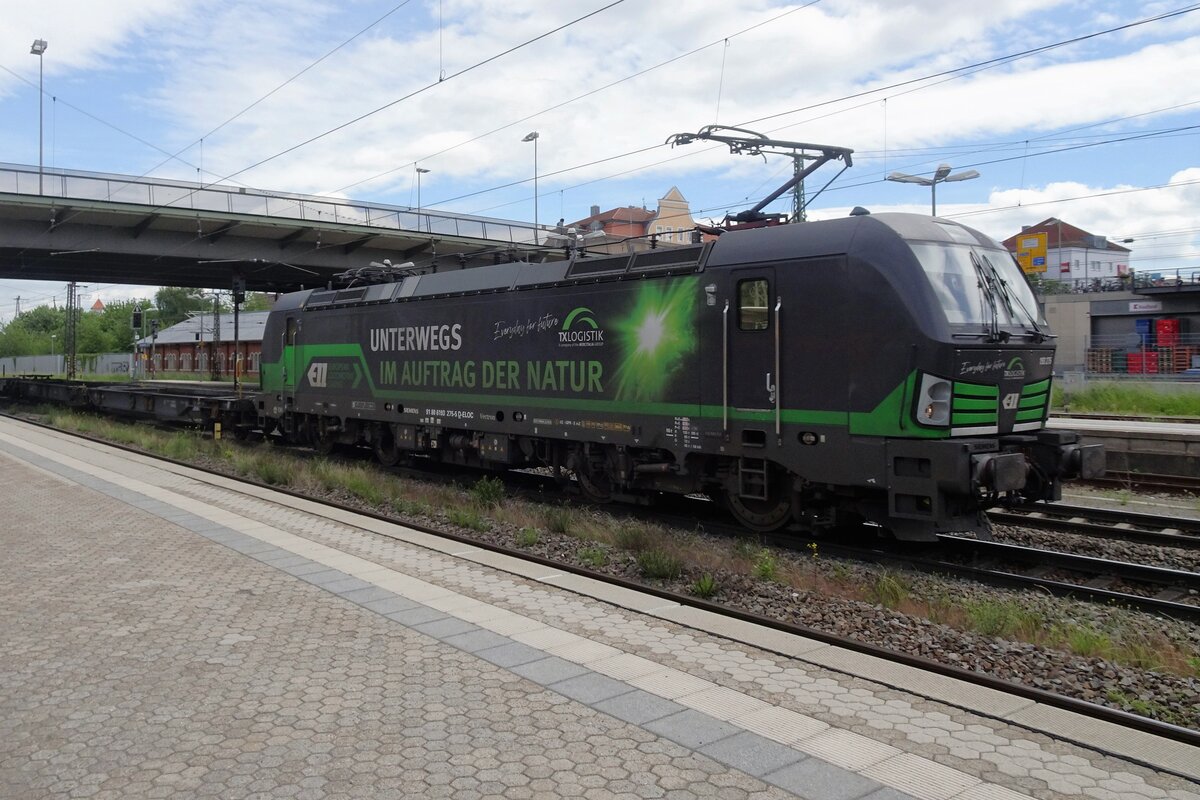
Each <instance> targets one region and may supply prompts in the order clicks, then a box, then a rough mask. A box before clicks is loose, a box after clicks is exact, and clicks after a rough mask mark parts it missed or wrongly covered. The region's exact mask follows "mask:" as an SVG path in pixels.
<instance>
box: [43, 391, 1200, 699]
mask: <svg viewBox="0 0 1200 800" xmlns="http://www.w3.org/2000/svg"><path fill="white" fill-rule="evenodd" d="M38 415H39V416H41V417H44V418H46V419H47V421H48V422H49V424H51V425H54V426H55V427H59V428H63V429H66V430H75V431H79V432H82V433H87V434H90V435H93V436H96V437H99V438H102V439H106V440H109V441H113V442H117V443H120V444H124V445H128V446H131V447H136V448H138V449H141V450H144V451H146V452H149V453H154V454H158V455H163V456H166V457H168V458H173V459H176V460H179V461H197V460H199V461H202V462H207V464H208V465H209V466H214V467H215V468H218V469H224V470H227V471H229V472H232V473H234V474H236V475H238V476H241V477H245V478H249V479H252V480H256V481H259V482H262V483H265V484H269V485H272V486H279V487H285V488H288V489H291V490H293V491H297V492H299V493H301V494H304V493H311V494H316V493H321V494H323V495H326V496H332V497H333V498H335V499H341V500H348V501H353V502H358V503H361V504H363V505H365V506H369V507H371V508H373V509H377V510H380V511H383V512H391V513H394V514H397V515H400V516H406V517H415V518H425V519H428V520H430V521H432V522H434V523H440V524H443V525H444V524H446V523H449V524H451V525H455V526H457V527H459V528H466V529H469V530H473V531H477V532H489V533H491V534H494V535H501V536H503V535H505V534H506V533H507V543H508V544H512V545H515V546H517V547H521V548H525V549H528V550H534V551H539V548H543V547H545V546H546V545H547V542H548V540H549V539H551V538H556V539H557V540H558V542H559V543H558V545H556V546H555V547H554V548H553V550H552V554H553V556H554V557H556V558H567V559H573V560H574V561H575V562H577V563H579V564H581V565H583V566H587V567H590V568H594V569H606V568H612V569H614V570H615V571H618V572H622V573H623V574H628V573H629V572H630V571H632V572H635V573H639V574H640V575H641V576H642V577H643V578H644V579H647V580H649V581H671V582H675V583H676V584H678V582H679V581H681V580H682V581H684V584H685V586H686V587H687V588H688V589H689V590H690V591H691V593H692V594H694V595H696V596H698V597H702V598H705V599H716V600H720V599H721V594H722V590H723V584H725V585H726V586H732V584H733V583H735V582H736V583H738V584H739V586H744V585H745V584H746V582H751V583H753V582H760V583H761V584H763V585H769V586H771V587H774V588H782V589H785V590H789V592H788V593H790V596H791V597H792V598H794V599H793V600H792V601H791V602H792V603H794V604H800V605H802V604H806V603H809V602H812V599H813V598H815V597H834V598H840V599H843V600H851V601H858V602H865V603H871V604H874V605H880V606H883V607H885V608H888V609H891V610H893V611H896V612H898V613H903V614H909V615H914V616H919V617H924V618H927V619H929V620H931V621H933V622H935V623H939V624H943V625H947V626H950V627H952V628H955V629H958V630H962V631H969V632H974V633H978V634H982V635H985V636H994V637H1001V638H1004V639H1010V640H1016V641H1022V642H1029V643H1032V644H1036V645H1039V646H1043V647H1050V648H1056V649H1060V650H1065V651H1068V652H1071V653H1074V654H1076V655H1079V656H1083V657H1088V658H1104V659H1107V660H1109V661H1112V662H1114V663H1117V664H1124V665H1128V666H1131V667H1136V668H1140V669H1146V670H1154V671H1167V672H1173V673H1175V674H1179V675H1185V676H1200V653H1196V652H1195V651H1194V650H1192V649H1190V648H1189V647H1188V645H1187V644H1185V643H1177V642H1173V641H1170V640H1168V639H1167V638H1166V637H1165V636H1163V635H1161V634H1158V633H1153V632H1147V631H1146V630H1145V629H1143V628H1142V627H1141V626H1139V625H1138V622H1137V620H1138V618H1137V616H1136V615H1131V614H1125V613H1121V610H1120V609H1113V613H1111V614H1106V615H1103V622H1101V623H1097V622H1094V621H1092V622H1083V621H1080V620H1079V619H1076V618H1075V617H1074V616H1073V615H1072V611H1071V604H1070V603H1056V602H1047V601H1045V599H1044V598H1039V600H1040V602H1037V603H1032V604H1031V603H1029V602H1028V601H1026V600H1025V599H1023V598H1020V597H1018V596H1014V597H1012V598H1010V599H994V598H993V597H992V596H987V597H983V596H980V595H977V594H973V593H971V592H970V591H969V590H964V591H962V592H960V591H957V590H952V589H950V588H948V586H947V584H944V583H936V582H930V581H926V580H924V579H922V578H919V577H913V576H909V575H907V574H905V573H901V572H895V571H892V570H887V569H872V568H866V567H862V566H854V567H851V566H849V565H847V564H846V563H844V562H839V561H836V560H831V559H826V558H823V557H822V556H821V553H820V549H819V545H818V544H815V543H813V544H810V545H808V551H807V553H802V554H795V553H785V552H781V551H778V550H774V549H771V548H767V547H763V546H762V545H761V544H759V543H758V542H757V541H755V540H753V539H740V540H737V541H728V540H724V539H714V538H712V537H701V536H698V535H693V534H688V533H683V534H681V533H680V532H679V531H669V530H667V529H665V528H663V527H661V526H657V525H654V524H650V523H645V522H638V521H630V520H623V519H618V518H616V517H612V516H609V515H607V514H604V513H601V512H598V511H596V510H594V509H592V508H586V507H573V506H563V505H557V504H551V503H539V502H533V501H526V500H517V499H514V498H510V497H507V496H506V494H505V489H504V483H503V482H502V481H501V480H500V479H498V478H491V477H484V478H480V479H478V480H477V481H475V482H474V483H473V485H471V486H470V487H469V488H465V489H464V488H459V487H457V486H452V485H445V484H438V483H433V482H426V481H420V480H412V479H407V478H402V477H400V476H397V475H395V474H389V473H388V472H387V471H385V470H382V469H380V468H378V467H377V466H376V465H374V464H373V463H354V462H353V461H343V460H330V459H324V458H306V457H301V456H297V455H294V454H292V453H290V452H288V451H287V450H286V449H284V448H279V447H275V446H272V445H270V444H269V443H264V444H257V445H254V446H242V445H241V444H240V443H237V442H235V441H231V440H222V441H214V440H213V439H212V438H211V437H209V436H207V435H202V434H200V433H198V432H194V431H183V432H174V433H170V432H164V431H162V430H159V429H156V428H152V427H148V426H145V425H137V424H129V423H123V422H118V421H114V420H110V419H106V418H102V417H96V416H92V415H85V414H78V413H74V412H69V411H63V410H61V409H57V408H50V407H45V408H41V409H39V411H38ZM539 552H540V551H539ZM621 567H624V569H621ZM864 576H865V577H864ZM930 586H933V588H932V589H931V588H930ZM997 596H998V597H1001V598H1003V597H1004V595H1003V594H1002V593H1001V594H999V595H997ZM1110 699H1113V698H1110ZM1114 702H1117V700H1116V699H1114Z"/></svg>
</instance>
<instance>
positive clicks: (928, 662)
mask: <svg viewBox="0 0 1200 800" xmlns="http://www.w3.org/2000/svg"><path fill="white" fill-rule="evenodd" d="M5 416H8V415H5ZM22 421H25V422H28V420H22ZM32 424H38V425H39V426H40V427H46V428H50V427H51V426H48V425H40V424H39V423H32ZM54 430H57V429H54ZM68 433H69V432H68ZM69 435H73V436H79V437H80V438H84V439H89V440H92V441H99V442H101V443H103V444H105V445H108V446H112V447H117V448H119V449H124V450H128V451H131V452H135V453H138V454H140V455H146V454H145V453H144V452H143V451H141V450H138V449H136V448H132V447H125V446H122V445H114V444H112V443H110V442H106V441H103V440H97V439H94V438H93V437H90V436H86V435H81V434H75V433H69ZM153 457H155V458H160V459H161V460H162V461H164V462H167V463H172V464H176V465H178V466H182V467H186V468H188V469H189V470H195V471H198V472H207V473H210V474H212V475H214V476H215V477H220V478H222V479H224V478H226V477H227V476H226V475H225V473H223V472H221V471H219V470H212V469H208V468H204V467H197V466H195V465H193V464H190V463H186V462H179V461H174V460H172V459H168V458H163V457H161V456H153ZM239 480H242V481H244V482H245V483H247V484H248V485H253V486H257V487H259V488H262V489H269V490H271V491H274V492H278V493H281V494H284V495H290V496H293V497H297V498H301V499H304V500H307V501H309V502H315V503H319V504H321V505H325V506H327V507H329V508H330V509H331V511H334V510H336V511H338V512H351V513H355V514H361V515H364V516H367V517H371V518H375V519H380V520H385V521H388V522H393V523H400V524H403V525H405V526H407V527H409V528H413V529H416V530H420V531H423V532H426V533H430V534H433V535H436V536H440V537H443V538H446V539H449V540H452V541H458V542H461V543H463V544H466V545H470V546H472V547H478V548H482V549H486V550H489V551H493V552H497V553H501V554H504V555H508V556H511V557H514V558H519V559H522V560H526V561H530V562H534V563H540V564H543V565H545V566H549V567H553V568H554V569H556V570H561V571H565V572H570V573H574V574H579V575H583V576H586V577H589V578H591V579H594V580H596V581H600V582H603V583H606V584H610V585H614V586H619V587H624V588H628V589H632V590H636V591H639V592H643V593H647V594H650V595H653V596H656V597H660V598H662V599H664V600H666V601H669V602H672V603H678V604H680V605H683V606H689V607H694V608H699V609H704V610H707V611H711V612H713V613H717V614H720V615H723V616H726V617H730V618H733V619H738V620H743V621H746V622H750V623H753V624H757V625H761V626H764V627H768V628H771V629H775V630H779V631H781V632H784V633H788V634H793V635H796V636H803V637H807V638H809V639H813V640H815V641H820V642H824V643H828V644H831V645H835V646H838V647H843V648H845V649H848V650H851V651H854V652H859V653H865V654H869V655H872V656H875V657H878V658H881V659H884V660H887V661H892V662H895V663H899V664H905V665H908V666H912V667H915V668H917V669H921V670H925V671H927V672H930V673H932V674H937V675H943V676H947V677H952V678H956V679H959V680H962V681H965V682H967V683H970V684H973V685H977V686H982V687H986V688H990V689H994V690H997V691H1002V692H1006V693H1010V694H1013V695H1016V696H1020V697H1024V698H1028V699H1031V700H1033V701H1035V702H1038V703H1043V704H1045V705H1048V706H1053V707H1057V708H1062V709H1066V710H1070V711H1072V712H1075V713H1078V714H1081V715H1083V716H1086V717H1089V718H1092V719H1096V720H1102V721H1104V722H1107V723H1110V724H1115V725H1119V726H1122V727H1127V728H1130V729H1134V730H1139V731H1144V732H1148V733H1152V734H1154V735H1157V736H1162V737H1164V738H1167V739H1171V740H1173V741H1178V742H1183V743H1185V744H1188V745H1191V746H1200V731H1197V730H1192V729H1190V728H1185V727H1182V726H1180V725H1174V724H1171V723H1167V722H1163V721H1160V720H1156V719H1153V718H1150V717H1145V716H1141V715H1138V714H1133V713H1130V712H1127V711H1123V710H1120V709H1117V708H1112V707H1110V706H1104V705H1099V704H1096V703H1092V702H1088V701H1085V700H1081V699H1078V698H1075V697H1072V696H1069V695H1064V694H1059V693H1056V692H1053V691H1048V690H1046V689H1041V688H1037V687H1034V686H1030V685H1026V684H1022V683H1019V682H1016V681H1012V680H1008V679H1004V678H998V677H995V676H992V675H988V674H984V673H980V672H976V671H973V670H970V669H965V668H963V667H961V666H957V665H954V664H945V663H941V662H938V661H934V660H932V659H929V658H926V657H923V656H920V655H915V654H912V653H906V652H898V651H896V650H892V649H888V648H885V647H881V646H879V645H875V644H872V643H870V642H865V641H863V640H861V639H856V638H853V637H848V636H842V635H838V634H835V633H831V632H829V631H825V630H820V629H816V628H810V627H807V626H803V625H797V624H794V623H791V622H788V621H786V620H781V619H776V618H773V617H768V616H764V615H762V614H759V613H755V612H753V611H748V610H746V609H743V608H739V607H736V606H729V605H724V604H720V603H716V602H713V601H708V600H703V599H700V598H697V597H695V596H692V595H690V594H686V593H681V592H677V591H671V590H669V589H665V588H662V587H660V586H655V585H653V584H647V583H645V582H643V581H638V580H630V579H628V578H625V577H621V576H616V575H612V574H608V573H605V572H603V571H598V570H595V569H590V568H587V567H582V566H579V565H577V564H572V563H565V562H563V561H561V560H558V559H553V558H546V557H542V556H538V555H534V554H531V553H529V552H528V551H526V550H523V549H520V548H515V547H508V546H503V545H497V544H496V543H494V542H490V541H484V540H480V539H479V538H477V537H473V536H471V535H469V534H464V533H460V532H455V531H447V530H445V529H443V528H439V527H436V526H430V525H423V524H420V523H417V522H414V521H412V520H409V519H397V518H395V517H393V516H391V515H388V514H382V513H378V512H374V511H370V510H364V509H363V508H361V507H358V506H352V505H347V504H343V503H339V502H334V501H330V500H327V499H324V498H320V497H314V496H313V495H312V494H311V493H309V492H298V491H292V490H288V489H286V488H281V487H279V486H271V485H266V484H261V483H257V482H255V481H252V480H247V479H245V478H239ZM223 485H225V484H224V483H223ZM381 535H382V534H381ZM821 546H822V548H823V549H824V548H826V547H829V545H828V544H827V543H823V544H822V545H821ZM858 552H860V553H861V551H858ZM1198 611H1200V609H1198Z"/></svg>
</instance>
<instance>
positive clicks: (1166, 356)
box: [1085, 332, 1200, 377]
mask: <svg viewBox="0 0 1200 800" xmlns="http://www.w3.org/2000/svg"><path fill="white" fill-rule="evenodd" d="M1085 367H1086V369H1087V373H1088V374H1089V375H1137V376H1141V377H1146V376H1156V375H1181V374H1187V375H1196V376H1198V377H1200V333H1177V334H1176V335H1173V336H1169V337H1166V338H1163V339H1160V338H1158V337H1157V336H1150V335H1148V334H1147V333H1146V332H1137V333H1132V334H1124V335H1117V336H1093V337H1091V339H1090V340H1089V342H1088V348H1087V362H1086V364H1085Z"/></svg>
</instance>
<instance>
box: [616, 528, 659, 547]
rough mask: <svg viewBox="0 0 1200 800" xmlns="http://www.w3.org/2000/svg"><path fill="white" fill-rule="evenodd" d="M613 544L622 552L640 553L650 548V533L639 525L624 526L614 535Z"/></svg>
mask: <svg viewBox="0 0 1200 800" xmlns="http://www.w3.org/2000/svg"><path fill="white" fill-rule="evenodd" d="M613 543H614V544H615V545H616V546H617V547H619V548H621V549H622V550H628V551H629V552H631V553H640V552H642V551H643V550H646V549H647V548H648V547H650V532H649V531H647V530H646V529H645V528H643V527H641V526H638V525H622V526H621V527H619V528H617V530H616V532H615V533H614V534H613Z"/></svg>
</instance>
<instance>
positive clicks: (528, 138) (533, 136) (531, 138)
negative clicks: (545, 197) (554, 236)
mask: <svg viewBox="0 0 1200 800" xmlns="http://www.w3.org/2000/svg"><path fill="white" fill-rule="evenodd" d="M521 141H522V142H533V243H534V244H537V243H538V233H537V227H538V167H537V143H538V132H537V131H530V132H529V133H527V134H525V138H524V139H522V140H521Z"/></svg>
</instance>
